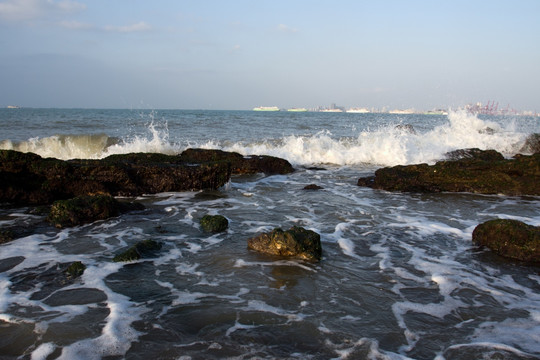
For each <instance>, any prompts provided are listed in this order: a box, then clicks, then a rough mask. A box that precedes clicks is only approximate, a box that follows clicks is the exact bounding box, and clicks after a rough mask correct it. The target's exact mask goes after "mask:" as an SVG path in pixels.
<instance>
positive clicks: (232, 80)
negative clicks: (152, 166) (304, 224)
mask: <svg viewBox="0 0 540 360" xmlns="http://www.w3.org/2000/svg"><path fill="white" fill-rule="evenodd" d="M539 19H540V1H538V0H508V1H500V0H489V1H488V0H486V1H480V0H448V1H445V0H440V1H433V0H423V1H420V0H407V1H404V0H378V1H374V0H367V1H364V0H309V1H308V0H286V1H283V0H271V1H270V0H268V1H267V0H250V1H248V0H245V1H237V0H226V1H225V0H193V1H192V0H154V1H147V0H145V1H143V0H91V1H90V0H0V107H2V106H7V105H18V106H25V107H59V108H66V107H67V108H74V107H76V108H79V107H80V108H145V109H147V108H152V109H164V108H167V109H223V110H243V109H251V108H253V107H255V106H278V107H280V108H290V107H306V108H313V107H317V106H329V105H330V104H332V103H335V104H337V105H339V106H345V107H367V108H377V109H382V108H387V109H394V108H396V109H397V108H399V109H406V108H415V109H422V110H429V109H433V108H449V107H450V108H456V107H460V106H464V105H466V104H468V103H476V102H482V103H484V104H485V103H486V102H488V101H496V102H499V106H500V107H506V106H510V107H512V108H515V109H518V110H533V111H538V112H540V21H539Z"/></svg>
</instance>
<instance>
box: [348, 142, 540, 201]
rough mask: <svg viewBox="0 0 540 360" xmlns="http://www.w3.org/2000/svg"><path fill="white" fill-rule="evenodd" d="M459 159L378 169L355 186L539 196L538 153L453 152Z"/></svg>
mask: <svg viewBox="0 0 540 360" xmlns="http://www.w3.org/2000/svg"><path fill="white" fill-rule="evenodd" d="M449 156H450V157H457V158H458V160H445V161H439V162H437V163H436V164H435V165H431V166H430V165H428V164H416V165H406V166H402V165H399V166H394V167H387V168H381V169H378V170H377V171H376V172H375V176H370V177H364V178H360V179H359V180H358V183H357V184H358V186H367V187H371V188H373V189H381V190H388V191H403V192H426V193H431V192H434V193H436V192H443V191H444V192H471V193H479V194H503V195H540V153H539V154H534V155H517V156H515V157H514V158H513V159H504V158H503V157H502V155H500V154H499V153H497V152H494V151H492V150H489V151H482V150H478V149H473V150H472V151H471V150H462V151H460V152H459V153H457V152H454V154H450V155H449Z"/></svg>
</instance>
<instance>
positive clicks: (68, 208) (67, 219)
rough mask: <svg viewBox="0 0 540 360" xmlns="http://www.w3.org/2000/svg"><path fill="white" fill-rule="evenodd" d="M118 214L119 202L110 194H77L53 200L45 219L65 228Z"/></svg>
mask: <svg viewBox="0 0 540 360" xmlns="http://www.w3.org/2000/svg"><path fill="white" fill-rule="evenodd" d="M119 214H120V205H119V202H118V201H117V200H116V199H115V198H113V197H112V196H109V195H95V196H78V197H76V198H73V199H69V200H58V201H56V202H54V203H53V204H52V206H51V211H50V213H49V216H48V217H47V220H48V221H49V222H50V223H51V224H53V225H54V226H56V227H57V228H65V227H70V226H78V225H83V224H88V223H92V222H94V221H97V220H105V219H108V218H110V217H114V216H118V215H119Z"/></svg>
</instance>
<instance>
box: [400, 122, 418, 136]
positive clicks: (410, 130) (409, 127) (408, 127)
mask: <svg viewBox="0 0 540 360" xmlns="http://www.w3.org/2000/svg"><path fill="white" fill-rule="evenodd" d="M396 129H397V130H400V131H401V132H404V133H409V134H413V135H416V130H415V129H414V127H413V126H412V125H411V124H398V125H396Z"/></svg>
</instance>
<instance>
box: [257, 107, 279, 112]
mask: <svg viewBox="0 0 540 360" xmlns="http://www.w3.org/2000/svg"><path fill="white" fill-rule="evenodd" d="M253 111H279V108H278V107H277V106H258V107H255V108H253Z"/></svg>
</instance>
